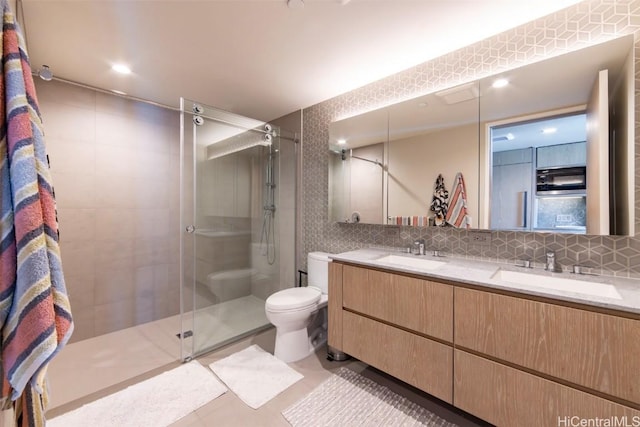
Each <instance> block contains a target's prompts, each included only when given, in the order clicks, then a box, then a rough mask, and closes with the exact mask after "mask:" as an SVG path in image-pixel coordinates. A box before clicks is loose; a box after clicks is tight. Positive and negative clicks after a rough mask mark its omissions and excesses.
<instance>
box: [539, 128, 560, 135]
mask: <svg viewBox="0 0 640 427" xmlns="http://www.w3.org/2000/svg"><path fill="white" fill-rule="evenodd" d="M557 131H558V128H544V129H542V133H545V134H547V133H556V132H557Z"/></svg>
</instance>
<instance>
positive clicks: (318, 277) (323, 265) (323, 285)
mask: <svg viewBox="0 0 640 427" xmlns="http://www.w3.org/2000/svg"><path fill="white" fill-rule="evenodd" d="M330 262H331V260H330V259H329V254H328V253H326V252H309V254H308V255H307V270H308V272H307V273H308V276H307V279H308V283H309V286H315V287H316V288H319V289H320V290H321V291H322V293H323V294H327V293H328V292H329V263H330Z"/></svg>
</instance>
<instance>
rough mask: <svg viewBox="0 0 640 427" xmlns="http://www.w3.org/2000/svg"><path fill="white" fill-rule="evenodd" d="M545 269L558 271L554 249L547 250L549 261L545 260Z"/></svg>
mask: <svg viewBox="0 0 640 427" xmlns="http://www.w3.org/2000/svg"><path fill="white" fill-rule="evenodd" d="M544 269H545V270H547V271H556V253H555V252H554V251H547V261H546V262H545V267H544Z"/></svg>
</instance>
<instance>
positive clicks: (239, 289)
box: [179, 99, 297, 360]
mask: <svg viewBox="0 0 640 427" xmlns="http://www.w3.org/2000/svg"><path fill="white" fill-rule="evenodd" d="M296 150H297V147H296V144H295V138H289V137H283V136H282V135H281V130H280V129H279V128H278V127H277V126H273V125H271V124H269V123H264V122H261V121H258V120H254V119H250V118H247V117H243V116H239V115H236V114H232V113H229V112H226V111H223V110H219V109H216V108H213V107H210V106H206V105H203V104H201V103H198V102H194V101H190V100H187V99H181V153H180V155H181V173H180V180H181V183H180V184H181V197H180V204H181V206H180V217H181V221H180V223H181V227H182V232H181V240H180V257H181V265H180V269H181V271H180V279H181V283H180V287H181V323H182V326H181V332H180V336H179V337H180V339H181V358H182V360H189V359H191V358H193V357H195V356H198V355H200V354H203V353H205V352H208V351H211V350H213V349H215V348H217V347H220V346H223V345H225V344H227V343H230V342H233V341H235V340H237V339H240V338H242V337H244V336H247V335H250V334H253V333H255V332H257V331H259V330H261V329H264V328H267V327H268V326H269V321H268V320H267V318H266V315H265V310H264V308H265V300H266V298H267V297H268V296H269V295H270V294H272V293H274V292H276V291H278V290H280V289H283V288H286V287H291V286H293V285H294V280H295V279H294V277H295V274H294V271H295V267H294V264H293V260H294V258H295V191H296V186H295V181H296V179H295V178H296Z"/></svg>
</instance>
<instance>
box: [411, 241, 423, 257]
mask: <svg viewBox="0 0 640 427" xmlns="http://www.w3.org/2000/svg"><path fill="white" fill-rule="evenodd" d="M424 248H425V241H424V239H418V240H416V241H415V242H413V249H412V251H411V252H412V253H413V254H414V255H424V254H425V249H424Z"/></svg>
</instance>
